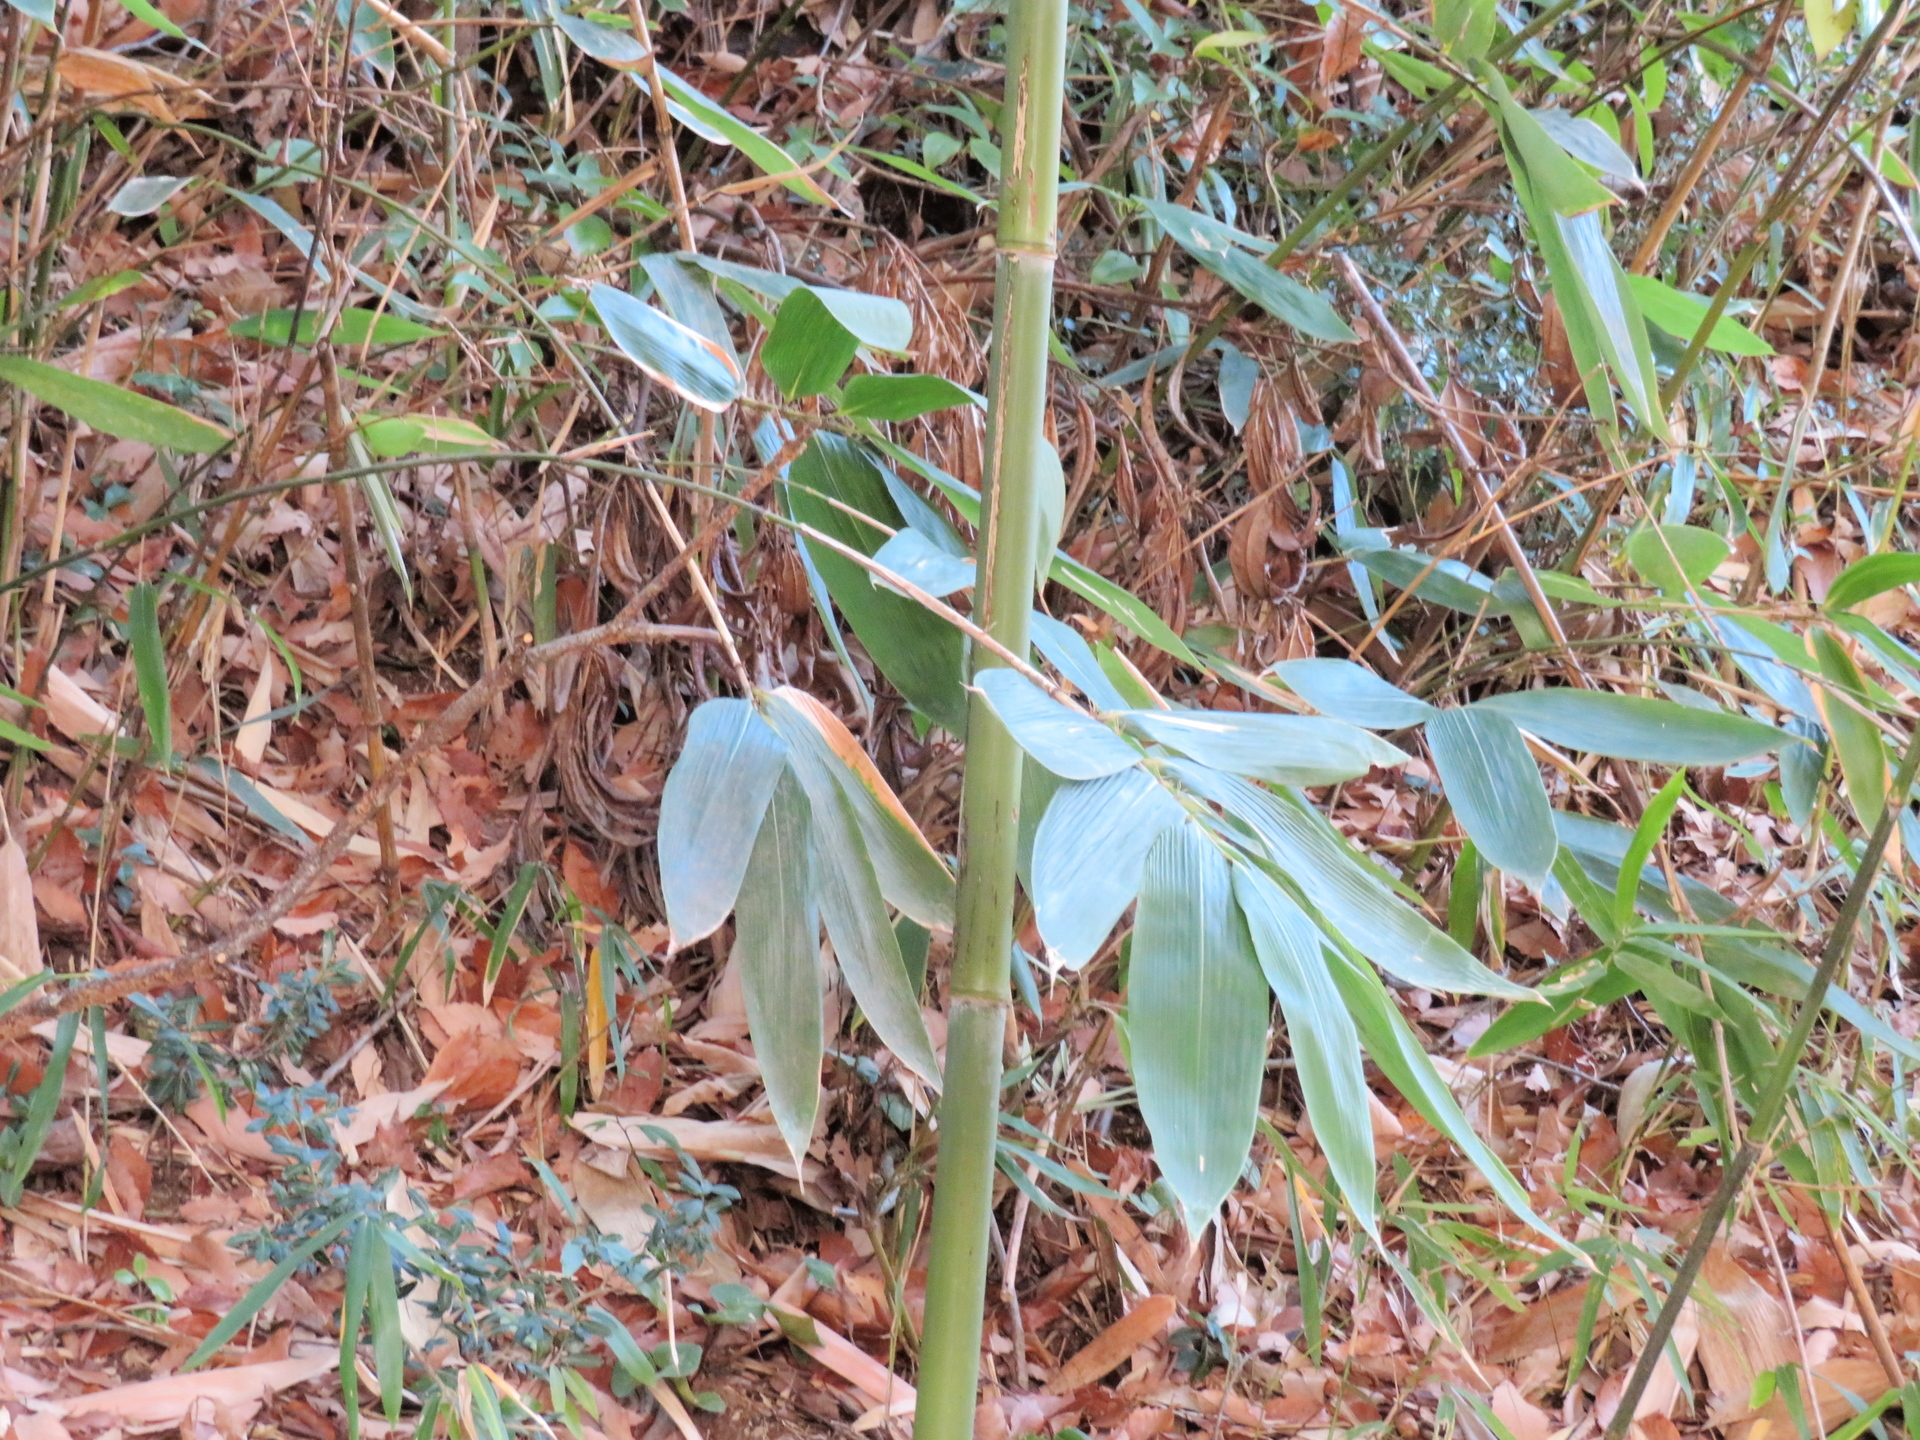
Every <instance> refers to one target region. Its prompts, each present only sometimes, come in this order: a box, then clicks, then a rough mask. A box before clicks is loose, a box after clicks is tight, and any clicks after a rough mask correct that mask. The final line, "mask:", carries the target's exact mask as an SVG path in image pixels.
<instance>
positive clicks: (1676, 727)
mask: <svg viewBox="0 0 1920 1440" xmlns="http://www.w3.org/2000/svg"><path fill="white" fill-rule="evenodd" d="M1477 703H1478V704H1480V705H1484V706H1487V707H1489V708H1491V709H1495V710H1498V711H1499V712H1500V713H1501V714H1503V715H1505V716H1506V717H1507V718H1508V719H1509V720H1511V721H1513V722H1514V724H1516V725H1518V726H1519V727H1520V728H1521V729H1522V730H1526V731H1529V732H1531V733H1532V734H1535V735H1538V736H1539V737H1540V738H1541V739H1542V740H1545V741H1548V742H1549V743H1551V744H1554V745H1565V746H1567V747H1568V748H1569V749H1573V750H1589V751H1592V752H1593V753H1594V754H1596V755H1611V756H1613V757H1615V758H1616V759H1620V760H1644V761H1646V762H1648V763H1649V764H1653V765H1731V764H1733V763H1734V762H1735V761H1738V760H1749V759H1752V758H1753V757H1754V756H1755V755H1763V754H1765V753H1766V752H1768V751H1769V750H1777V749H1779V748H1780V747H1781V746H1782V745H1785V744H1788V743H1791V742H1793V740H1794V737H1793V736H1791V735H1788V734H1787V733H1786V732H1785V731H1782V730H1776V729H1775V728H1774V727H1773V726H1771V725H1768V724H1765V723H1763V722H1761V721H1759V720H1753V719H1749V718H1748V717H1747V716H1745V715H1734V714H1730V713H1727V712H1725V711H1719V712H1715V711H1708V710H1698V709H1695V708H1694V707H1693V706H1691V705H1680V704H1677V703H1675V702H1674V701H1672V700H1655V699H1650V698H1647V697H1645V696H1639V695H1615V694H1612V693H1610V692H1607V691H1602V690H1569V689H1557V690H1516V691H1513V692H1511V693H1509V694H1505V695H1494V696H1490V697H1488V698H1487V699H1485V700H1481V701H1479V702H1477Z"/></svg>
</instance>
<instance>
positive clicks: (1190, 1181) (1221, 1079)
mask: <svg viewBox="0 0 1920 1440" xmlns="http://www.w3.org/2000/svg"><path fill="white" fill-rule="evenodd" d="M1232 887H1233V882H1232V876H1231V875H1230V873H1229V872H1228V869H1227V862H1226V860H1225V859H1224V858H1222V856H1221V854H1220V852H1219V850H1218V849H1216V848H1215V847H1214V845H1213V843H1212V842H1211V841H1210V840H1208V839H1207V837H1206V836H1205V835H1204V834H1203V833H1202V832H1201V831H1200V829H1199V828H1198V827H1197V826H1195V825H1180V826H1177V827H1175V828H1172V829H1169V830H1164V831H1162V832H1161V834H1160V837H1159V839H1157V840H1156V841H1155V842H1154V845H1153V848H1152V850H1150V851H1149V852H1148V854H1147V863H1146V871H1145V876H1144V881H1143V884H1142V886H1141V891H1140V913H1139V915H1138V916H1137V917H1136V918H1135V921H1134V929H1133V950H1132V960H1131V962H1130V964H1129V965H1128V969H1127V1033H1128V1037H1129V1040H1130V1042H1131V1048H1132V1056H1133V1077H1134V1084H1135V1085H1136V1087H1137V1088H1138V1090H1139V1094H1140V1114H1141V1116H1142V1117H1143V1118H1144V1119H1145V1120H1146V1122H1147V1129H1148V1131H1149V1132H1150V1133H1151V1134H1152V1136H1153V1153H1154V1159H1155V1161H1156V1162H1157V1163H1158V1164H1159V1166H1160V1173H1161V1174H1162V1175H1164V1176H1165V1177H1166V1179H1167V1183H1168V1185H1170V1186H1171V1187H1172V1189H1173V1192H1174V1194H1175V1195H1176V1196H1178V1197H1179V1200H1180V1205H1181V1208H1182V1209H1183V1210H1185V1212H1186V1221H1187V1231H1188V1234H1190V1235H1194V1236H1197V1235H1198V1234H1199V1233H1200V1231H1201V1230H1202V1229H1203V1228H1204V1227H1205V1226H1206V1224H1207V1223H1208V1222H1209V1221H1210V1220H1212V1219H1213V1217H1214V1212H1215V1211H1217V1210H1218V1209H1219V1208H1220V1202H1221V1201H1222V1200H1224V1199H1225V1198H1226V1196H1227V1192H1229V1191H1230V1190H1232V1189H1233V1186H1234V1182H1235V1181H1236V1180H1238V1179H1239V1178H1240V1170H1241V1167H1242V1166H1243V1165H1244V1164H1245V1163H1246V1158H1247V1149H1248V1147H1249V1146H1250V1145H1251V1144H1252V1143H1253V1123H1254V1119H1255V1117H1256V1116H1257V1115H1258V1114H1259V1110H1260V1079H1261V1074H1262V1071H1263V1069H1264V1067H1265V1063H1266V1058H1267V1017H1268V1009H1269V1002H1268V1000H1267V982H1266V979H1265V978H1264V977H1263V976H1262V974H1261V972H1260V964H1259V961H1258V960H1256V959H1255V958H1254V955H1253V944H1252V941H1251V939H1250V938H1249V937H1248V934H1247V925H1246V921H1245V920H1243V919H1242V918H1241V915H1240V910H1239V907H1238V906H1236V905H1235V904H1234V903H1233V888H1232Z"/></svg>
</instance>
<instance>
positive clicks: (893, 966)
mask: <svg viewBox="0 0 1920 1440" xmlns="http://www.w3.org/2000/svg"><path fill="white" fill-rule="evenodd" d="M762 703H763V704H765V705H766V707H767V718H768V721H769V722H770V723H771V724H772V725H773V726H774V727H775V728H776V729H777V730H779V731H780V733H781V735H782V737H783V738H784V739H786V741H787V753H788V756H789V758H790V762H791V764H792V767H793V773H794V776H795V777H796V778H797V779H798V780H799V782H800V785H801V788H802V789H804V790H805V791H806V794H807V804H808V806H809V807H810V814H811V817H812V821H813V855H814V859H813V884H814V893H815V897H816V899H817V900H818V901H819V904H820V914H821V917H822V918H823V919H824V920H825V921H826V926H827V936H828V938H829V939H831V940H832V941H833V953H834V956H835V958H836V959H838V960H839V962H840V971H841V973H842V974H843V975H845V976H846V977H847V985H848V987H849V988H850V989H851V990H852V991H853V996H854V999H856V1000H857V1001H859V1002H860V1009H861V1011H862V1013H864V1014H865V1016H866V1018H867V1023H868V1024H869V1025H871V1026H873V1030H874V1033H875V1034H876V1035H878V1036H879V1037H880V1039H881V1042H882V1043H883V1044H885V1045H886V1046H887V1048H888V1049H890V1050H891V1051H893V1053H894V1054H895V1055H897V1056H898V1057H899V1058H900V1061H901V1063H902V1064H904V1065H905V1066H906V1067H907V1068H908V1069H909V1070H912V1071H913V1072H914V1073H915V1074H916V1075H918V1076H920V1077H921V1078H922V1079H923V1080H925V1081H927V1083H929V1084H930V1085H934V1086H938V1085H939V1083H940V1065H939V1061H937V1060H936V1059H935V1058H934V1053H933V1043H932V1042H931V1041H930V1040H929V1039H928V1038H927V1030H926V1024H925V1022H924V1021H923V1020H922V1019H921V1016H920V1004H919V1000H918V999H917V997H916V996H915V994H914V991H913V987H912V985H911V984H909V983H908V978H907V967H906V962H905V960H904V959H903V958H902V957H901V954H900V941H899V937H898V936H897V935H896V934H895V933H894V929H893V924H892V922H891V921H890V920H888V918H887V907H886V901H885V899H884V898H883V896H882V894H881V890H880V882H879V880H878V878H877V877H876V876H875V874H874V865H873V859H872V855H871V851H870V850H869V848H868V845H867V839H866V836H865V835H864V834H863V833H862V831H861V826H860V821H859V817H858V816H857V814H856V813H855V811H854V808H853V802H852V801H851V800H850V799H849V798H848V795H847V792H846V788H845V786H844V785H843V784H842V782H841V780H840V778H839V776H838V774H837V773H836V769H837V768H838V767H837V766H836V765H835V764H833V763H832V762H831V761H830V759H829V757H828V756H826V755H823V754H822V753H821V749H820V747H818V746H816V745H813V744H810V743H808V742H807V739H806V732H807V729H808V728H810V727H809V723H808V722H807V720H806V719H805V717H804V716H803V715H801V714H800V713H799V712H798V711H797V710H795V709H794V708H793V706H792V705H791V703H790V702H786V701H784V700H783V697H782V696H780V695H779V694H773V695H768V696H763V697H762Z"/></svg>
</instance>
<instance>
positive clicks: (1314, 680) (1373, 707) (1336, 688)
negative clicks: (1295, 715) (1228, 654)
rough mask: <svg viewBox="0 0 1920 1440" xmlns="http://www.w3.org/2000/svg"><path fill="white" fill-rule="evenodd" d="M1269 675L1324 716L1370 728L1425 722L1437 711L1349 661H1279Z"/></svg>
mask: <svg viewBox="0 0 1920 1440" xmlns="http://www.w3.org/2000/svg"><path fill="white" fill-rule="evenodd" d="M1273 673H1274V674H1275V675H1278V676H1279V677H1280V679H1281V680H1282V682H1284V683H1285V684H1286V686H1287V688H1288V689H1290V690H1292V691H1293V692H1294V694H1296V695H1298V696H1299V697H1300V698H1301V699H1303V700H1305V701H1306V702H1307V703H1308V704H1309V705H1311V706H1313V708H1314V709H1316V710H1318V711H1320V712H1321V713H1322V714H1323V715H1331V716H1333V717H1334V719H1336V720H1344V721H1346V722H1347V723H1348V724H1349V725H1364V726H1366V727H1367V728H1368V729H1369V730H1402V729H1405V728H1407V727H1408V726H1412V725H1423V724H1425V723H1426V722H1427V721H1428V720H1431V719H1432V718H1433V717H1434V716H1435V715H1437V714H1439V713H1440V712H1439V711H1437V710H1435V709H1434V708H1433V706H1431V705H1429V704H1427V702H1426V701H1424V700H1419V699H1416V698H1414V697H1413V696H1411V695H1409V694H1408V693H1407V692H1406V691H1404V690H1402V689H1401V688H1400V687H1399V686H1397V685H1390V684H1388V683H1387V682H1386V681H1385V680H1382V679H1381V678H1380V677H1379V676H1378V675H1376V674H1374V673H1373V671H1371V670H1369V669H1367V668H1366V667H1365V666H1364V665H1357V664H1355V663H1354V662H1353V661H1351V660H1332V659H1327V660H1323V659H1318V658H1309V659H1305V660H1282V661H1281V662H1280V663H1279V664H1278V665H1275V666H1274V667H1273Z"/></svg>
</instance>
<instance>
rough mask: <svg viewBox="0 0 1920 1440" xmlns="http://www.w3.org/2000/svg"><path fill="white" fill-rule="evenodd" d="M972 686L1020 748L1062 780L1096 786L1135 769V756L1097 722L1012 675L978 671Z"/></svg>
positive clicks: (1136, 753)
mask: <svg viewBox="0 0 1920 1440" xmlns="http://www.w3.org/2000/svg"><path fill="white" fill-rule="evenodd" d="M973 683H974V684H975V685H977V686H978V687H979V689H980V693H981V694H983V695H985V696H986V697H987V703H988V704H989V705H991V706H992V707H993V713H994V714H995V715H997V716H998V717H999V718H1000V723H1001V724H1002V725H1004V726H1006V727H1007V731H1008V733H1009V734H1011V735H1012V736H1013V738H1014V741H1015V742H1016V743H1017V744H1018V745H1019V746H1020V748H1021V749H1022V750H1024V751H1026V752H1027V754H1029V755H1031V756H1032V757H1033V758H1034V759H1036V760H1038V761H1039V762H1040V763H1041V764H1042V765H1044V766H1046V767H1047V769H1049V770H1051V771H1053V773H1054V774H1056V775H1058V776H1060V777H1061V778H1062V779H1066V780H1098V779H1099V778H1100V777H1101V776H1102V775H1113V774H1117V773H1118V772H1120V771H1122V770H1125V769H1126V768H1127V767H1129V766H1131V765H1137V764H1139V763H1140V752H1139V751H1138V750H1136V749H1134V748H1133V747H1132V746H1131V745H1129V744H1127V742H1126V741H1124V740H1122V739H1121V738H1120V737H1119V736H1118V735H1116V734H1114V733H1113V731H1112V730H1110V729H1108V728H1107V726H1106V725H1105V724H1103V723H1102V722H1101V721H1099V720H1096V719H1094V718H1093V717H1092V716H1091V715H1083V714H1081V712H1080V711H1078V710H1075V709H1073V708H1072V707H1071V706H1067V705H1062V704H1061V703H1060V702H1059V701H1058V700H1055V699H1054V698H1053V697H1052V696H1051V695H1048V694H1047V693H1046V692H1045V691H1044V690H1042V689H1040V687H1039V686H1037V685H1035V684H1034V683H1033V682H1032V681H1031V680H1029V679H1027V677H1026V676H1024V675H1022V674H1020V673H1019V672H1018V671H1015V670H1007V669H998V668H996V669H991V670H982V671H981V672H980V673H979V674H978V675H976V676H974V679H973Z"/></svg>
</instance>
